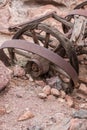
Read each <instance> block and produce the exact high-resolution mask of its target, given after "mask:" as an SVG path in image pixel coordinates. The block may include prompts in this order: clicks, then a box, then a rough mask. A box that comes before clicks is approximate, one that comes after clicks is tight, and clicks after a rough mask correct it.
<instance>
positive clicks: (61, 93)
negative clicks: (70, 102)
mask: <svg viewBox="0 0 87 130" xmlns="http://www.w3.org/2000/svg"><path fill="white" fill-rule="evenodd" d="M60 95H61V98H65V96H66V93H65V92H64V91H63V90H61V91H60Z"/></svg>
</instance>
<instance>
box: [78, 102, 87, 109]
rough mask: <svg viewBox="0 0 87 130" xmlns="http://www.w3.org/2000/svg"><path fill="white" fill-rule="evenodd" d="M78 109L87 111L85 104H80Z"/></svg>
mask: <svg viewBox="0 0 87 130" xmlns="http://www.w3.org/2000/svg"><path fill="white" fill-rule="evenodd" d="M79 108H84V109H87V103H82V104H80V105H79Z"/></svg>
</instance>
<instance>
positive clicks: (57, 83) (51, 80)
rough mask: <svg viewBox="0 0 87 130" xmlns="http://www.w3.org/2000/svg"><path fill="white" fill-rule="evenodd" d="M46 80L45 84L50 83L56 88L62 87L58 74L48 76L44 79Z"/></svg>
mask: <svg viewBox="0 0 87 130" xmlns="http://www.w3.org/2000/svg"><path fill="white" fill-rule="evenodd" d="M46 81H47V84H48V85H50V86H51V87H53V88H57V89H58V90H61V89H62V82H61V79H60V78H59V77H58V76H54V77H51V78H48V79H46Z"/></svg>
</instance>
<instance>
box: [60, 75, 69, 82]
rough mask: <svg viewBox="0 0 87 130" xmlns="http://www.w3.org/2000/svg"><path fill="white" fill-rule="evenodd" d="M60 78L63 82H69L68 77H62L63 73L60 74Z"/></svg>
mask: <svg viewBox="0 0 87 130" xmlns="http://www.w3.org/2000/svg"><path fill="white" fill-rule="evenodd" d="M60 77H61V79H62V80H63V82H64V83H69V81H70V79H69V78H67V77H64V76H63V75H60Z"/></svg>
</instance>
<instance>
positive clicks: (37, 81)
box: [35, 80, 46, 87]
mask: <svg viewBox="0 0 87 130" xmlns="http://www.w3.org/2000/svg"><path fill="white" fill-rule="evenodd" d="M35 83H36V84H37V85H39V86H42V87H44V86H45V85H46V83H45V82H44V81H43V80H35Z"/></svg>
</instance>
